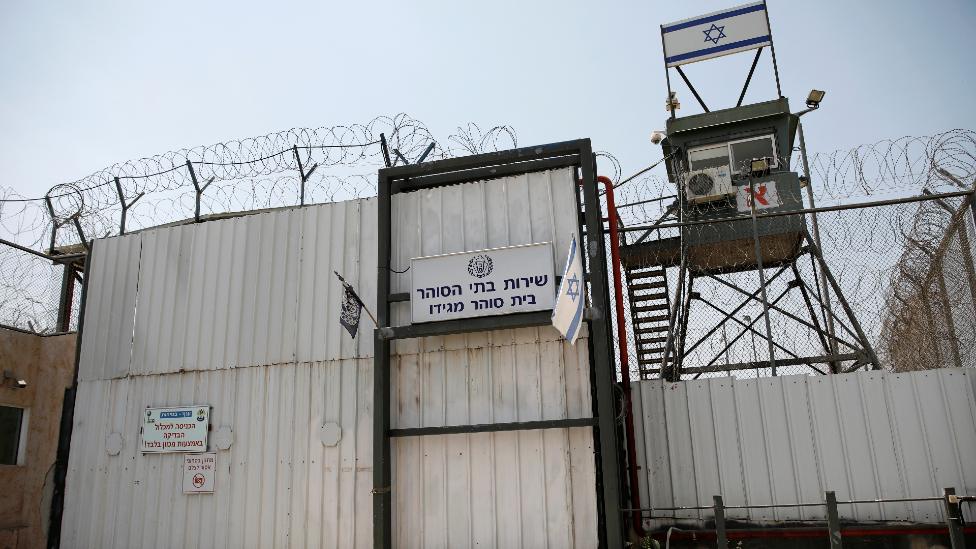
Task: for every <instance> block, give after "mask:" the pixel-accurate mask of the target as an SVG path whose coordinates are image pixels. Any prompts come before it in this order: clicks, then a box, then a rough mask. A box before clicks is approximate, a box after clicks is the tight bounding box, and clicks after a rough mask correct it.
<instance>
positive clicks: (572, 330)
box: [552, 235, 586, 345]
mask: <svg viewBox="0 0 976 549" xmlns="http://www.w3.org/2000/svg"><path fill="white" fill-rule="evenodd" d="M585 286H586V285H585V284H584V283H583V262H582V260H581V259H580V254H579V247H578V246H577V245H576V235H573V241H572V242H571V243H570V245H569V255H568V256H567V257H566V269H565V270H564V271H563V279H562V282H560V283H559V292H558V293H557V294H556V306H555V307H554V308H553V309H552V326H553V327H554V328H555V329H557V330H559V333H560V334H562V335H563V337H565V338H566V340H567V341H569V342H570V343H571V344H574V345H575V344H576V337H577V336H578V335H579V333H580V326H581V325H582V324H583V305H584V302H585V299H584V296H583V290H584V288H585Z"/></svg>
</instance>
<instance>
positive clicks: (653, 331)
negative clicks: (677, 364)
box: [626, 265, 674, 379]
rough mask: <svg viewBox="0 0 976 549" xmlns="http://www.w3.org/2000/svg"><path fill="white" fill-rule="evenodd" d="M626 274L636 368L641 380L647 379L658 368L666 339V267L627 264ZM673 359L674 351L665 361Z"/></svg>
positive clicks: (667, 305)
mask: <svg viewBox="0 0 976 549" xmlns="http://www.w3.org/2000/svg"><path fill="white" fill-rule="evenodd" d="M626 274H627V293H628V295H629V297H630V317H631V321H632V325H633V327H634V343H635V347H636V348H637V368H638V373H639V375H640V379H647V378H648V377H650V376H652V375H654V374H657V373H658V371H659V370H660V368H661V359H662V358H663V356H664V346H665V344H666V342H667V339H668V329H669V325H668V316H669V312H670V310H671V304H670V300H669V297H668V279H667V269H666V268H665V267H664V266H662V265H654V266H650V267H638V266H634V267H627V269H626ZM672 362H674V355H673V354H672V356H670V357H668V363H672Z"/></svg>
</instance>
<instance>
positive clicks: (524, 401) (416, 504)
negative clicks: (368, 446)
mask: <svg viewBox="0 0 976 549" xmlns="http://www.w3.org/2000/svg"><path fill="white" fill-rule="evenodd" d="M556 335H557V334H555V332H552V331H551V330H537V329H534V328H525V329H519V330H508V331H505V333H503V332H493V333H492V334H488V337H489V340H488V341H487V342H486V344H485V345H480V346H474V347H469V348H466V349H432V350H429V351H424V352H421V353H419V354H409V355H400V356H398V357H396V358H395V359H394V376H393V394H394V406H393V417H392V425H393V427H394V428H407V427H435V426H443V425H463V424H477V423H498V422H513V421H535V420H543V419H565V418H576V417H590V416H591V402H590V393H589V382H588V381H589V366H588V361H587V354H586V353H587V351H586V347H585V346H583V345H576V346H575V347H573V346H570V345H569V344H568V343H566V342H565V341H563V340H558V339H557V338H556V337H555V336H556ZM547 336H552V337H547ZM513 343H514V344H513ZM592 445H593V434H592V429H591V428H589V427H586V428H573V429H552V430H539V431H522V432H506V433H479V434H470V435H466V434H459V435H447V436H424V437H408V438H396V439H394V441H393V450H394V479H395V484H394V489H393V493H394V517H395V518H394V522H395V524H394V530H395V536H396V538H395V539H396V540H397V543H396V546H397V547H452V548H453V547H475V546H482V547H547V546H548V547H594V546H596V543H597V534H596V533H597V525H596V497H595V486H596V485H595V482H596V480H595V479H596V470H595V466H594V457H593V446H592Z"/></svg>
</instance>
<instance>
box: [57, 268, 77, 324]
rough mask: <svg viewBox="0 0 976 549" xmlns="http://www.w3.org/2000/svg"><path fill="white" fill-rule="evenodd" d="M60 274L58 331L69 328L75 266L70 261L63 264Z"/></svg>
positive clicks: (73, 293)
mask: <svg viewBox="0 0 976 549" xmlns="http://www.w3.org/2000/svg"><path fill="white" fill-rule="evenodd" d="M63 267H64V272H63V273H62V276H61V302H60V303H59V304H58V331H59V332H67V331H68V330H70V329H71V305H72V302H73V301H74V295H75V268H74V266H73V265H72V264H71V263H65V264H64V265H63Z"/></svg>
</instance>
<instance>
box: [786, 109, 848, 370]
mask: <svg viewBox="0 0 976 549" xmlns="http://www.w3.org/2000/svg"><path fill="white" fill-rule="evenodd" d="M796 133H797V135H799V136H800V158H801V159H803V173H804V175H806V177H807V200H808V201H809V202H810V209H811V210H814V209H816V207H817V206H816V204H815V203H814V200H813V179H811V177H810V162H809V161H808V160H807V142H806V140H805V139H803V123H802V122H801V121H800V117H799V116H797V118H796ZM810 222H811V225H813V241H814V242H815V243H816V244H817V248H820V249H821V250H822V249H823V246H821V245H820V224H819V223H818V220H817V212H811V213H810ZM817 275H818V276H817V283H818V284H820V294H821V295H822V296H823V303H824V308H826V309H827V315H825V316H826V317H827V333H828V334H829V335H830V338H829V339H830V349H828V354H831V355H836V354H837V328H836V327H835V326H834V318H833V317H832V316H831V310H830V292H829V291H828V289H827V279H826V278H825V276H824V273H823V271H820V272H819V273H817ZM839 367H840V365H839V364H836V365H835V364H831V365H830V373H832V374H836V373H837V372H836V371H835V369H836V368H839Z"/></svg>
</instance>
